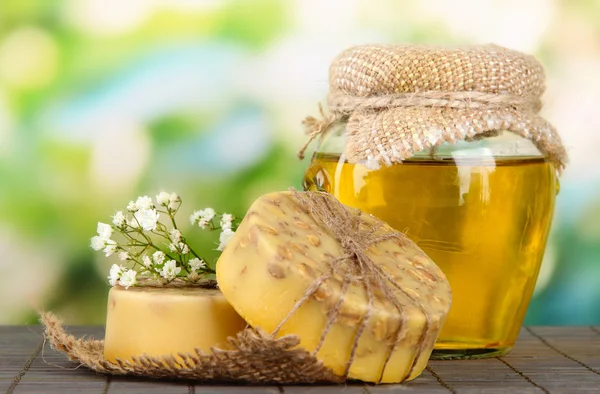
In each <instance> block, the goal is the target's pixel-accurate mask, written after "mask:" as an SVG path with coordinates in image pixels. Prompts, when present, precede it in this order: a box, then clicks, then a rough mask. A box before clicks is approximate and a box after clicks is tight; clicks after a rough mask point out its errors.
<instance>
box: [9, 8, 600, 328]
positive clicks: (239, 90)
mask: <svg viewBox="0 0 600 394" xmlns="http://www.w3.org/2000/svg"><path fill="white" fill-rule="evenodd" d="M372 42H381V43H424V44H455V43H461V44H462V43H487V42H494V43H497V44H499V45H503V46H507V47H510V48H513V49H518V50H522V51H526V52H530V53H533V54H535V55H536V56H538V57H539V58H540V60H541V61H542V62H543V63H544V65H545V66H546V69H547V76H548V90H547V93H546V95H545V109H544V114H545V116H546V117H547V118H548V119H549V120H550V121H552V122H553V123H554V124H555V125H556V126H557V128H558V129H559V130H560V132H561V133H562V135H563V137H564V141H565V143H566V145H567V147H568V149H569V151H570V155H571V164H570V167H569V168H568V170H567V171H566V172H565V174H564V175H563V177H562V180H561V185H562V188H561V192H560V195H559V198H558V206H557V211H556V215H555V220H554V228H553V231H552V235H551V238H550V242H549V245H548V250H547V254H546V258H545V261H544V265H543V269H542V273H541V275H540V279H539V281H538V286H537V288H536V293H535V296H534V300H533V302H532V305H531V308H530V310H529V313H528V316H527V321H526V322H527V323H528V324H599V323H600V307H599V304H600V286H599V284H598V283H599V281H600V264H598V259H599V258H600V157H599V155H600V154H599V152H600V116H598V110H599V108H600V1H596V0H587V1H567V0H562V1H558V0H547V1H545V0H520V1H517V0H502V1H501V0H473V1H467V0H454V1H444V0H424V1H391V0H390V1H374V0H343V1H342V0H341V1H325V0H290V1H283V0H281V1H276V0H273V1H218V0H204V1H202V0H197V1H193V0H127V1H121V0H58V1H42V0H39V1H37V0H1V1H0V185H1V186H0V256H1V258H0V324H16V323H31V322H35V320H36V315H35V309H36V308H47V309H52V310H54V311H56V312H57V313H59V314H60V315H62V316H63V317H64V318H65V320H66V321H67V322H68V323H89V324H102V323H103V322H104V314H105V299H106V294H107V292H108V289H109V287H108V284H107V283H106V280H105V277H106V275H107V272H108V267H109V266H110V264H112V263H114V262H115V261H113V260H111V259H112V258H111V259H105V258H104V257H103V256H102V255H101V254H94V253H93V252H92V250H91V249H90V248H89V247H88V245H89V238H90V237H91V236H92V235H94V233H95V227H96V222H97V221H99V220H102V221H105V222H108V221H109V220H110V218H109V215H111V214H113V213H114V211H115V210H117V209H123V208H124V207H125V205H126V204H127V202H128V201H129V200H130V199H132V198H135V197H136V196H137V195H140V194H149V195H152V196H154V195H155V194H156V192H158V191H159V190H160V189H165V190H167V191H177V192H178V193H179V194H180V195H181V196H182V197H183V199H184V214H183V215H182V216H181V220H182V223H187V214H189V213H190V212H191V210H192V209H194V208H203V207H205V206H212V207H214V208H215V209H217V210H228V211H233V212H237V213H243V212H244V211H245V209H246V208H247V207H248V205H249V204H250V202H251V201H252V200H253V199H254V198H255V197H256V196H258V195H260V194H262V193H264V192H268V191H272V190H277V189H284V188H287V187H289V186H296V187H300V181H301V177H302V174H303V170H304V168H305V167H306V164H307V163H306V162H300V161H298V160H297V159H296V157H295V151H296V149H297V148H298V147H299V146H300V145H301V143H302V142H303V141H304V137H303V135H302V130H301V127H300V121H301V119H302V118H303V117H304V116H306V115H308V114H314V113H315V112H316V103H317V101H319V100H322V99H323V98H324V96H325V94H326V91H327V72H328V65H329V62H330V61H331V59H332V58H333V57H334V56H335V54H336V53H338V52H339V51H341V50H342V49H344V48H346V47H348V46H351V45H354V44H362V43H372ZM309 156H310V155H309ZM188 235H189V236H190V237H191V238H193V239H194V240H193V242H198V243H200V244H202V245H203V248H204V249H205V250H207V251H209V252H207V253H209V254H210V253H213V252H212V250H213V249H214V248H215V244H214V240H211V239H207V238H203V237H202V235H200V234H199V231H197V230H193V231H192V232H189V231H188ZM115 260H116V259H115Z"/></svg>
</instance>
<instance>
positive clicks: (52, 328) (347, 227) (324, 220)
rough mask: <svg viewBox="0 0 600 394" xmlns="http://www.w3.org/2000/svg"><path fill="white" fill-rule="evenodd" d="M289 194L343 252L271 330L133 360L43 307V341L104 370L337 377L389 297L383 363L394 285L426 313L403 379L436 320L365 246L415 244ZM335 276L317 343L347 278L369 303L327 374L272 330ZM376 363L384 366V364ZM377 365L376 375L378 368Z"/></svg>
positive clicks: (366, 218)
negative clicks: (75, 332) (78, 334)
mask: <svg viewBox="0 0 600 394" xmlns="http://www.w3.org/2000/svg"><path fill="white" fill-rule="evenodd" d="M292 195H293V196H294V198H295V200H296V202H297V204H298V206H299V207H300V208H301V209H302V210H303V211H304V212H306V214H308V215H309V216H310V217H312V218H313V219H314V220H315V222H316V223H318V224H319V225H320V226H322V228H325V229H327V231H328V232H329V233H330V234H331V235H333V236H334V237H335V238H336V239H337V241H338V242H339V243H340V244H341V246H342V249H343V251H344V253H343V255H341V256H337V257H335V258H332V259H331V260H330V261H324V264H325V267H326V269H325V271H326V273H325V274H324V275H323V276H321V277H319V278H316V279H315V281H314V282H313V283H312V285H311V286H310V287H309V288H307V290H306V292H305V294H304V296H303V297H301V298H300V299H299V300H298V301H297V303H296V304H295V305H294V307H293V308H292V309H291V310H290V311H289V313H288V315H287V317H286V318H285V319H284V320H283V321H282V322H281V323H280V325H279V327H278V328H276V329H275V331H274V332H273V333H266V332H264V331H262V330H261V329H260V328H259V327H257V328H250V327H249V328H246V329H245V330H244V331H242V332H240V333H239V334H238V335H237V336H236V337H235V338H229V339H228V341H229V343H228V346H227V347H226V349H219V348H213V349H211V351H210V352H203V351H201V350H198V349H197V350H196V351H195V352H194V353H192V354H179V357H173V356H164V357H148V356H141V357H136V358H134V359H133V361H121V360H117V362H111V361H108V360H106V359H104V356H103V351H104V342H103V341H102V340H94V339H90V338H79V339H78V338H75V337H74V336H72V335H69V334H68V333H67V332H66V331H65V329H64V328H63V326H62V323H61V321H60V319H59V318H58V317H56V316H55V315H53V314H51V313H42V314H41V322H42V324H43V325H44V326H45V336H46V338H47V339H48V340H49V342H50V345H51V346H52V347H53V348H54V349H56V350H58V351H60V352H62V353H65V354H66V355H67V356H68V357H69V358H70V359H71V360H73V361H76V362H78V363H80V364H81V365H83V366H86V367H88V368H90V369H92V370H94V371H96V372H100V373H106V374H111V375H138V376H145V377H150V378H168V379H190V380H198V381H204V382H207V381H217V382H223V381H234V382H244V383H255V384H256V383H264V384H273V383H279V384H286V383H287V384H290V383H296V384H298V383H316V382H321V383H339V382H343V381H345V380H346V379H347V376H348V371H349V369H350V366H351V365H352V360H353V357H354V354H355V351H356V349H357V346H358V343H359V340H360V338H361V335H362V334H361V333H362V332H363V331H364V329H365V327H366V324H367V321H368V320H369V315H370V314H371V312H372V309H371V308H373V305H376V304H377V303H379V304H381V302H386V301H389V307H390V308H393V309H396V310H397V311H398V313H399V315H400V322H402V323H401V324H399V325H398V327H397V328H396V329H394V333H393V337H394V338H395V340H394V341H390V343H389V349H388V355H387V357H388V358H387V360H386V364H387V361H388V360H389V358H390V356H391V354H392V352H393V351H394V349H395V347H396V345H397V344H398V343H399V341H400V340H401V338H404V337H405V335H406V332H405V324H404V322H405V321H406V314H405V312H404V306H403V305H402V304H401V303H400V302H399V301H398V300H397V296H395V294H396V293H397V292H401V293H403V294H405V295H407V296H408V297H409V298H410V300H411V301H412V302H414V304H415V306H416V307H417V308H419V309H420V310H421V312H422V313H423V315H424V316H425V318H426V325H425V327H424V330H423V332H422V333H421V335H420V338H419V339H418V341H417V343H416V344H415V348H416V355H415V358H414V361H413V363H412V366H411V367H410V370H409V371H408V373H407V374H406V376H405V377H404V379H408V378H409V376H410V375H411V373H412V372H413V369H414V368H415V366H416V364H417V361H418V360H419V357H420V355H421V354H422V352H423V351H424V350H425V348H427V347H430V346H433V342H434V341H435V335H436V334H435V333H437V332H438V330H439V328H440V327H439V321H438V322H437V323H436V322H433V321H430V315H429V312H427V310H426V309H425V308H424V307H423V306H422V304H421V301H420V300H419V299H418V298H415V296H412V295H410V293H408V290H410V289H407V290H403V289H402V286H400V284H399V283H398V282H396V280H395V279H394V277H392V276H391V275H390V274H389V273H388V271H386V270H384V269H382V268H381V267H379V266H378V265H377V264H376V263H375V262H374V261H372V260H371V258H370V257H369V254H367V253H366V250H367V249H369V247H371V246H373V245H376V244H378V243H380V242H384V241H389V240H392V241H394V242H397V243H398V245H401V247H402V249H403V250H408V251H411V248H416V249H418V248H417V246H416V245H414V243H412V241H410V240H409V239H408V237H406V236H405V235H404V234H403V233H400V232H397V231H394V230H392V229H391V228H390V227H389V226H387V225H386V224H385V223H384V222H382V221H380V220H379V219H376V218H375V217H373V216H370V215H362V214H361V212H360V211H359V210H357V209H355V208H351V207H347V206H345V205H343V204H341V203H340V202H339V201H338V200H337V199H335V198H334V197H332V196H331V195H329V194H327V193H320V192H305V193H300V192H296V191H294V190H292ZM407 264H409V263H407ZM430 275H431V274H430ZM433 275H435V274H433ZM334 276H335V278H339V280H341V281H342V283H343V285H342V289H343V290H342V293H341V294H340V297H339V299H338V300H337V301H336V302H335V307H334V308H333V309H332V310H331V311H330V312H329V313H328V324H327V326H326V327H325V329H324V331H323V333H322V338H321V344H322V343H323V340H324V339H325V336H326V335H327V333H328V332H329V329H330V327H331V326H332V325H333V323H335V322H336V321H337V319H338V318H339V317H340V316H341V315H342V313H343V310H342V309H343V308H341V305H342V303H343V300H344V294H345V293H346V291H348V292H349V289H350V288H351V287H352V286H362V287H364V288H365V289H366V294H367V299H366V300H365V302H366V303H367V304H368V308H367V310H366V314H365V316H364V317H363V318H362V320H361V321H360V322H357V324H358V333H357V334H356V337H355V338H354V342H353V345H352V354H351V356H350V359H349V361H348V363H347V367H346V372H345V373H344V374H343V375H342V376H339V375H336V374H334V373H333V372H332V371H331V370H330V369H329V368H327V367H325V366H324V365H323V363H322V362H321V361H319V360H318V359H317V357H316V353H317V352H318V348H317V349H316V350H315V351H314V352H308V351H306V350H304V349H302V348H301V347H299V346H297V345H298V344H299V338H298V337H297V336H294V335H287V336H283V337H279V335H278V331H279V329H280V328H281V326H282V325H283V324H284V323H285V322H286V321H287V320H288V319H289V318H290V317H291V316H292V315H293V314H294V313H295V311H297V310H298V309H299V308H300V307H301V306H302V305H303V304H304V303H305V302H307V301H308V300H309V299H310V298H311V297H312V296H313V295H314V294H315V293H316V292H317V291H319V290H320V286H321V284H323V283H324V282H325V281H327V280H330V281H331V280H334V279H335V278H334ZM335 280H338V279H335ZM431 280H433V281H437V282H440V283H441V282H442V281H445V279H442V278H439V277H437V276H430V281H431ZM446 283H447V282H446ZM145 285H152V286H157V283H155V282H148V283H145ZM170 285H171V286H181V285H182V283H178V282H174V283H172V284H170ZM207 285H208V286H214V285H215V283H207ZM448 293H449V287H448ZM448 295H449V294H448ZM383 369H384V370H385V365H384V368H383ZM381 373H382V375H383V371H382V372H381Z"/></svg>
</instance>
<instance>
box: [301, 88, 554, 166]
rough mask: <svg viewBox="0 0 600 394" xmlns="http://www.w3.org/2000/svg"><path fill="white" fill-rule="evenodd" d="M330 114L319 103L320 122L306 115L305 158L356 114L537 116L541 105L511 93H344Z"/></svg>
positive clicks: (335, 96) (334, 97) (332, 102)
mask: <svg viewBox="0 0 600 394" xmlns="http://www.w3.org/2000/svg"><path fill="white" fill-rule="evenodd" d="M327 105H328V108H329V113H327V114H326V113H325V111H324V110H323V107H322V105H321V104H320V103H319V113H320V115H321V118H320V119H317V118H315V117H313V116H307V117H306V118H305V119H304V120H303V121H302V125H303V126H304V129H305V133H306V134H307V135H308V140H307V141H306V143H305V144H304V145H303V146H302V147H301V148H300V150H299V151H298V158H299V159H303V158H304V155H305V152H306V149H307V148H308V145H309V144H310V143H311V142H312V141H313V140H314V139H315V138H317V137H319V136H321V135H324V134H326V133H327V132H328V131H329V130H331V128H332V127H333V126H334V125H335V124H338V123H342V122H345V121H347V120H348V118H349V116H350V115H352V114H353V113H354V112H369V111H378V110H385V109H390V108H410V107H418V108H454V109H482V108H483V109H504V108H506V109H515V110H518V111H527V112H533V113H538V112H539V111H540V109H541V108H542V102H541V100H540V98H539V97H536V96H516V95H513V94H508V93H500V94H497V93H486V92H475V91H459V92H443V91H428V92H414V93H399V94H388V95H374V96H366V97H359V96H351V95H348V94H345V93H343V92H341V91H334V92H330V93H329V95H328V96H327Z"/></svg>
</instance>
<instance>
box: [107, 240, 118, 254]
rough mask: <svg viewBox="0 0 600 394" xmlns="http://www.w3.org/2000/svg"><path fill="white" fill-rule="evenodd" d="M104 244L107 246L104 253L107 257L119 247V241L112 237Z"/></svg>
mask: <svg viewBox="0 0 600 394" xmlns="http://www.w3.org/2000/svg"><path fill="white" fill-rule="evenodd" d="M104 244H105V245H106V247H105V248H104V253H105V256H106V257H108V256H110V255H113V254H114V253H115V252H116V251H117V249H118V246H117V243H116V242H115V241H113V240H112V239H107V240H106V241H104Z"/></svg>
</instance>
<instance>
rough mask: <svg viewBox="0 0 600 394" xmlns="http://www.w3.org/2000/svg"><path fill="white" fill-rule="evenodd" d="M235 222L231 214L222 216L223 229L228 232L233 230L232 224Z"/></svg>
mask: <svg viewBox="0 0 600 394" xmlns="http://www.w3.org/2000/svg"><path fill="white" fill-rule="evenodd" d="M232 222H233V215H232V214H230V213H224V214H223V215H222V216H221V228H222V229H223V230H227V229H230V230H231V224H232Z"/></svg>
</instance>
